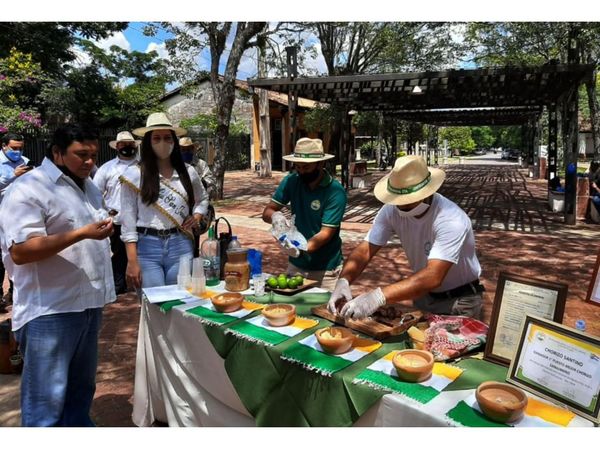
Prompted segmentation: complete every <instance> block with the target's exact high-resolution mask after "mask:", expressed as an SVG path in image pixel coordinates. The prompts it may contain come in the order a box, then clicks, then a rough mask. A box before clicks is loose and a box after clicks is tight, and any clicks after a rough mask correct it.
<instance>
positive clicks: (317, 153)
mask: <svg viewBox="0 0 600 450" xmlns="http://www.w3.org/2000/svg"><path fill="white" fill-rule="evenodd" d="M331 158H333V155H330V154H328V153H325V152H324V151H323V142H322V141H321V139H310V138H301V139H298V142H296V148H294V153H292V154H291V155H285V156H284V157H283V159H285V160H286V161H291V162H295V163H313V162H318V161H325V160H327V159H331Z"/></svg>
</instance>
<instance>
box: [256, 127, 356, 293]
mask: <svg viewBox="0 0 600 450" xmlns="http://www.w3.org/2000/svg"><path fill="white" fill-rule="evenodd" d="M331 158H333V155H329V154H326V153H324V151H323V143H322V142H321V140H320V139H309V138H302V139H299V140H298V142H297V143H296V148H295V149H294V153H293V154H292V155H286V156H284V157H283V159H285V160H286V161H291V162H293V163H294V166H295V168H296V171H295V172H292V173H290V174H289V175H288V176H286V177H285V178H284V179H283V181H282V182H281V184H280V185H279V186H278V188H277V190H276V191H275V193H274V194H273V197H272V198H271V201H270V202H269V204H268V205H267V207H266V208H265V210H264V211H263V220H264V221H265V222H267V223H271V224H273V228H275V229H277V228H279V227H283V228H289V223H288V221H287V219H286V218H285V216H284V215H283V213H282V212H281V211H280V210H281V209H282V208H283V207H284V206H286V205H288V204H289V205H290V208H291V211H292V214H294V215H295V216H296V221H295V225H296V228H297V229H298V231H299V232H300V233H302V235H303V236H304V237H305V238H306V239H307V241H308V242H307V247H306V250H299V249H298V248H297V247H295V246H294V245H291V244H290V242H289V241H288V240H284V241H283V242H279V241H278V242H279V244H280V246H281V248H282V250H283V251H284V252H285V253H286V254H287V255H288V256H289V265H288V269H287V270H288V273H290V274H296V273H300V274H301V275H302V276H304V277H305V278H309V279H311V280H318V281H319V282H320V283H321V287H323V288H324V289H328V290H330V291H331V290H333V288H334V287H335V283H336V281H337V278H338V276H339V273H340V271H341V268H342V240H341V239H340V225H341V222H342V218H343V217H344V210H345V209H346V191H345V190H344V188H343V187H342V185H341V184H340V183H339V182H338V181H336V180H335V179H333V177H332V176H331V175H330V174H329V173H328V172H327V170H325V168H324V164H325V163H324V161H326V160H328V159H331Z"/></svg>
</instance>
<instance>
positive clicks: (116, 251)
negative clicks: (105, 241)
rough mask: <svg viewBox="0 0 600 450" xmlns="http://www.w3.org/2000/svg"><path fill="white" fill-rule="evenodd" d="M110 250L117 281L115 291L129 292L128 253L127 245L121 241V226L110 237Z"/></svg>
mask: <svg viewBox="0 0 600 450" xmlns="http://www.w3.org/2000/svg"><path fill="white" fill-rule="evenodd" d="M110 250H111V251H112V258H111V263H112V270H113V278H114V280H115V291H116V293H117V295H118V294H124V293H125V292H127V283H126V281H125V271H126V270H127V252H126V251H125V243H124V242H123V241H122V240H121V225H115V232H114V233H113V235H112V236H111V237H110Z"/></svg>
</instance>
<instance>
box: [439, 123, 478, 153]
mask: <svg viewBox="0 0 600 450" xmlns="http://www.w3.org/2000/svg"><path fill="white" fill-rule="evenodd" d="M440 139H441V140H444V139H445V140H447V141H448V147H450V148H451V149H456V150H460V152H461V154H469V153H471V152H472V151H473V150H475V141H474V140H473V138H472V137H471V128H469V127H444V128H441V129H440Z"/></svg>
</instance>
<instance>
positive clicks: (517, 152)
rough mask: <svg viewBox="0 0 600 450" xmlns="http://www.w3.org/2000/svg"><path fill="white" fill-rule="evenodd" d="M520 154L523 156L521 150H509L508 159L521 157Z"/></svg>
mask: <svg viewBox="0 0 600 450" xmlns="http://www.w3.org/2000/svg"><path fill="white" fill-rule="evenodd" d="M519 156H521V150H517V149H514V148H513V149H511V150H509V152H508V159H513V160H514V159H519Z"/></svg>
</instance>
